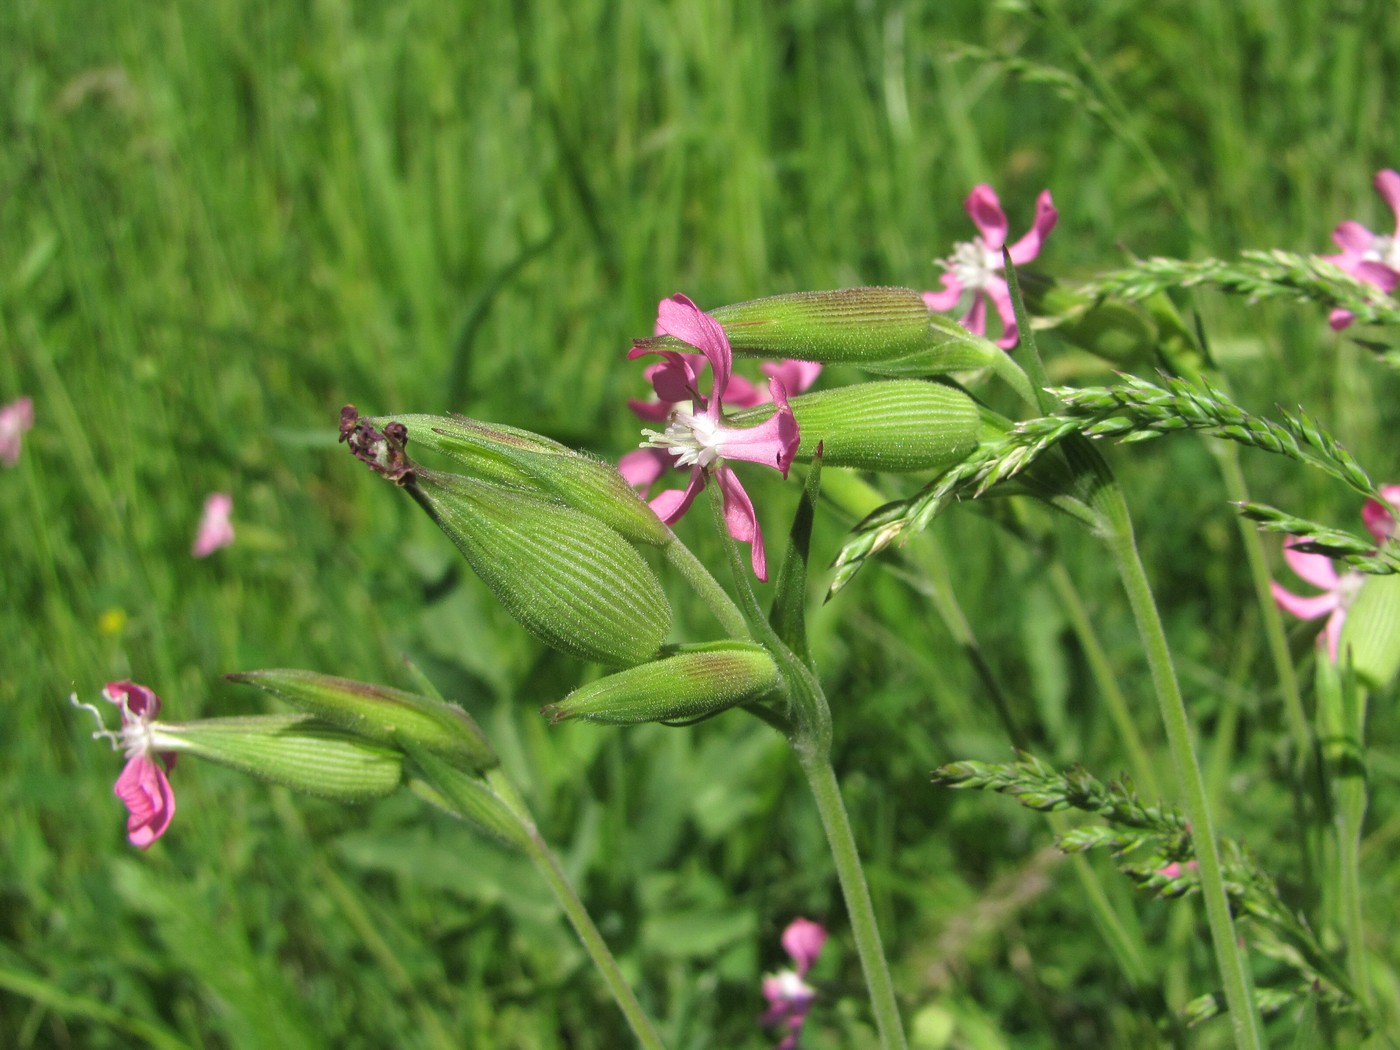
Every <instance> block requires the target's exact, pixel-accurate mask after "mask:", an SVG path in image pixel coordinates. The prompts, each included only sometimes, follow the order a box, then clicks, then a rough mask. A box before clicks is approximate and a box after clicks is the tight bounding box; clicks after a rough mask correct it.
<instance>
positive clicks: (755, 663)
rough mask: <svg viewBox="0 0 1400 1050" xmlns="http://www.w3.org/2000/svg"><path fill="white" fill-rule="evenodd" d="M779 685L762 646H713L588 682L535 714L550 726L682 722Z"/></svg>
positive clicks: (733, 643)
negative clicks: (581, 721) (570, 720)
mask: <svg viewBox="0 0 1400 1050" xmlns="http://www.w3.org/2000/svg"><path fill="white" fill-rule="evenodd" d="M781 681H782V678H781V676H780V675H779V674H778V667H777V665H776V664H775V663H774V662H773V658H772V657H771V656H769V655H768V652H767V650H765V649H764V648H763V647H762V646H759V645H751V644H749V643H747V642H732V641H730V642H715V643H712V644H709V645H700V646H693V647H687V648H686V649H684V650H683V651H682V652H680V653H678V654H676V655H675V656H668V657H665V658H664V659H661V660H653V661H652V662H651V663H646V664H642V665H640V666H638V667H631V668H628V669H627V670H626V671H620V672H618V673H617V674H613V675H608V676H607V677H606V678H600V679H598V681H596V682H590V683H589V684H588V685H585V686H582V687H580V688H578V689H575V690H574V691H573V692H572V693H570V694H569V695H568V696H566V697H565V698H564V699H563V700H561V701H559V703H557V704H548V705H546V706H545V707H543V708H541V709H540V714H542V715H544V716H546V717H547V718H548V719H549V720H550V721H551V722H562V721H564V720H565V719H567V718H583V719H586V720H587V721H589V722H604V723H607V724H609V725H635V724H636V723H639V722H688V721H692V720H694V719H697V718H704V717H706V716H708V715H714V714H718V713H719V712H721V711H724V710H726V709H727V708H730V707H734V706H735V705H736V704H745V703H748V702H750V701H752V700H757V699H759V698H760V697H762V696H763V695H764V694H765V693H768V692H771V691H772V690H774V689H776V688H777V687H778V686H779V684H780V683H781Z"/></svg>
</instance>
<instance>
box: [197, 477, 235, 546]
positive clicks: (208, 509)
mask: <svg viewBox="0 0 1400 1050" xmlns="http://www.w3.org/2000/svg"><path fill="white" fill-rule="evenodd" d="M232 513H233V497H232V496H230V495H229V494H228V493H227V492H214V493H211V494H210V495H209V498H208V499H206V500H205V501H204V515H203V516H202V517H201V518H200V519H199V531H198V532H197V533H196V534H195V537H194V546H193V547H192V548H191V549H190V553H191V554H193V555H194V556H195V557H196V558H207V557H209V555H211V554H213V553H214V552H215V551H216V550H218V549H219V548H220V547H227V546H228V545H229V544H230V543H232V542H233V523H232V522H231V521H229V515H230V514H232Z"/></svg>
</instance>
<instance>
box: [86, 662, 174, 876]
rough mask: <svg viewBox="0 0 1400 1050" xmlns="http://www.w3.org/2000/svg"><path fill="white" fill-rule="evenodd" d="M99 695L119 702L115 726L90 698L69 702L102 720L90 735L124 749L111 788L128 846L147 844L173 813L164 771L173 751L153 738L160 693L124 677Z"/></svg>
mask: <svg viewBox="0 0 1400 1050" xmlns="http://www.w3.org/2000/svg"><path fill="white" fill-rule="evenodd" d="M102 697H103V699H105V700H106V701H107V702H108V703H111V704H115V705H116V706H117V707H118V708H120V710H121V717H122V725H121V729H120V730H118V731H115V732H114V731H112V730H109V729H107V728H106V727H105V725H103V721H102V713H101V712H100V711H99V710H98V709H97V708H95V707H93V706H92V705H91V704H81V703H79V702H78V698H77V696H74V697H73V698H72V703H73V705H74V706H75V707H82V708H85V709H86V710H88V711H91V712H92V713H93V715H94V716H95V717H96V718H97V721H98V724H99V725H103V728H101V729H99V730H98V731H97V732H96V733H94V734H93V738H94V739H98V738H104V739H107V740H110V741H111V743H112V747H113V749H114V750H115V749H117V748H120V749H121V750H122V751H123V752H124V753H125V755H126V760H127V761H126V765H125V767H123V769H122V772H121V775H120V776H119V777H117V782H116V785H115V786H114V787H113V789H112V792H113V794H115V795H116V796H117V797H118V798H119V799H121V800H122V802H123V803H124V804H125V806H126V808H127V813H128V816H127V821H126V834H127V838H128V839H130V840H131V844H132V845H133V846H139V847H140V848H141V849H146V848H148V847H149V846H150V845H151V843H153V842H155V841H156V839H158V838H160V837H161V836H162V835H164V834H165V829H166V828H168V827H170V821H171V819H172V818H173V817H174V816H175V792H174V791H172V790H171V787H170V780H169V778H168V777H167V776H166V774H167V773H168V772H170V771H172V770H174V768H175V755H174V754H172V753H170V752H163V751H157V750H156V743H155V741H156V715H157V714H158V713H159V712H160V697H158V696H156V694H155V692H154V691H153V690H151V689H150V688H148V687H147V686H144V685H138V684H137V683H135V682H131V681H126V680H123V681H120V682H108V683H107V686H106V688H105V689H103V690H102Z"/></svg>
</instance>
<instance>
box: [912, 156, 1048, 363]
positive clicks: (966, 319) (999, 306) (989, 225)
mask: <svg viewBox="0 0 1400 1050" xmlns="http://www.w3.org/2000/svg"><path fill="white" fill-rule="evenodd" d="M963 207H964V208H966V209H967V214H968V215H970V216H971V217H972V221H973V223H974V224H975V225H976V226H977V230H978V233H979V236H978V237H976V238H975V239H973V240H971V241H962V242H960V243H958V244H955V245H954V246H953V254H952V255H950V256H948V257H947V258H946V259H942V260H940V263H941V265H942V266H943V268H944V270H945V271H946V272H945V273H944V274H943V291H941V292H925V293H924V302H925V303H927V304H928V308H929V309H930V310H951V309H952V308H953V307H955V306H957V305H958V302H959V300H960V299H962V297H963V293H964V292H968V291H970V292H972V304H971V305H970V306H969V307H968V310H967V313H965V314H963V316H962V317H960V318H959V319H958V321H959V323H960V324H961V325H962V326H963V327H964V328H966V329H967V330H968V331H969V332H974V333H976V334H977V335H986V333H987V300H988V299H990V300H991V301H992V305H993V306H995V307H996V311H997V316H999V317H1000V318H1001V331H1002V336H1001V338H1000V339H998V340H997V341H996V343H997V346H999V347H1001V348H1002V349H1003V350H1010V349H1011V348H1012V347H1013V346H1015V345H1016V340H1017V339H1018V338H1019V333H1018V332H1017V331H1016V314H1015V311H1014V310H1013V309H1012V306H1011V290H1010V289H1009V288H1008V287H1007V285H1006V278H1005V277H1003V276H1002V274H1003V272H1004V270H1005V267H1004V265H1003V262H1002V257H1001V249H1002V246H1003V245H1004V244H1005V243H1006V233H1007V228H1008V227H1007V221H1006V213H1005V212H1004V211H1002V210H1001V201H999V200H997V195H996V191H995V190H993V189H992V188H991V187H990V186H988V185H987V184H986V183H985V182H984V183H981V184H979V185H977V186H974V187H973V188H972V192H971V193H970V194H968V197H967V200H966V201H964V202H963ZM1059 217H1060V213H1059V212H1057V211H1056V210H1055V204H1054V202H1053V201H1052V200H1051V199H1050V191H1049V190H1042V191H1041V192H1040V196H1039V197H1037V198H1036V202H1035V222H1034V223H1032V224H1031V228H1030V229H1029V230H1028V231H1027V232H1026V235H1025V236H1024V237H1022V238H1021V239H1020V240H1019V241H1017V242H1016V243H1015V244H1013V245H1012V246H1011V249H1010V251H1011V261H1012V263H1014V264H1015V265H1016V266H1023V265H1025V264H1026V263H1028V262H1030V261H1031V260H1032V259H1034V258H1035V257H1036V256H1037V255H1039V254H1040V246H1041V244H1042V243H1043V242H1044V240H1045V238H1046V237H1048V236H1049V235H1050V231H1051V230H1053V229H1054V228H1055V221H1056V220H1057V219H1058V218H1059Z"/></svg>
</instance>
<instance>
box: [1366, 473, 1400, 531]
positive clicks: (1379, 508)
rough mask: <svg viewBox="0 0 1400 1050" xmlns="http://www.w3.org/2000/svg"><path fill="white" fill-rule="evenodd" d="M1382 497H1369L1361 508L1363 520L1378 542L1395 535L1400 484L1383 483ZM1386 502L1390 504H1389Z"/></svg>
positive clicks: (1399, 508) (1399, 509) (1399, 506)
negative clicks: (1382, 501) (1376, 498)
mask: <svg viewBox="0 0 1400 1050" xmlns="http://www.w3.org/2000/svg"><path fill="white" fill-rule="evenodd" d="M1381 499H1383V500H1385V503H1381V502H1380V501H1379V500H1373V499H1368V500H1367V501H1366V505H1365V506H1364V507H1362V508H1361V520H1362V521H1364V522H1365V523H1366V528H1367V529H1369V530H1370V533H1371V535H1372V536H1374V537H1376V542H1377V543H1384V542H1385V541H1386V540H1388V539H1391V538H1392V537H1393V536H1394V535H1395V515H1396V513H1397V512H1400V485H1382V486H1381ZM1386 504H1389V506H1387V505H1386Z"/></svg>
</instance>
